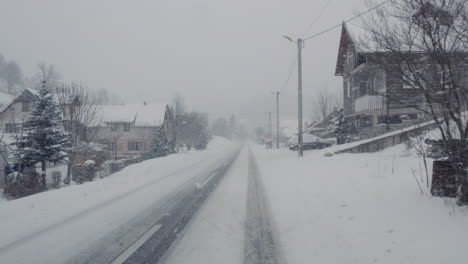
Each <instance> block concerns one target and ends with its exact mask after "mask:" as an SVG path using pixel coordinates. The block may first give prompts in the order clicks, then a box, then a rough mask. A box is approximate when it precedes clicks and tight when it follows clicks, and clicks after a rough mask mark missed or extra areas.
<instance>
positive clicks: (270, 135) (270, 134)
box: [268, 112, 273, 139]
mask: <svg viewBox="0 0 468 264" xmlns="http://www.w3.org/2000/svg"><path fill="white" fill-rule="evenodd" d="M268 120H269V125H268V126H269V137H270V139H271V138H272V136H273V134H272V131H271V112H268Z"/></svg>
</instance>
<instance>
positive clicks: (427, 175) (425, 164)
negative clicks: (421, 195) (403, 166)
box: [423, 155, 429, 188]
mask: <svg viewBox="0 0 468 264" xmlns="http://www.w3.org/2000/svg"><path fill="white" fill-rule="evenodd" d="M423 161H424V169H425V170H426V185H427V188H429V172H428V171H427V160H426V156H425V155H423Z"/></svg>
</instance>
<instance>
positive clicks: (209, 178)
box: [200, 171, 218, 189]
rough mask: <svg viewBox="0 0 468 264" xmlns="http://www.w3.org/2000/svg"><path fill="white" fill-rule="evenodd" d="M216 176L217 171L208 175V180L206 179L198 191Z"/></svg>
mask: <svg viewBox="0 0 468 264" xmlns="http://www.w3.org/2000/svg"><path fill="white" fill-rule="evenodd" d="M216 174H218V172H217V171H215V172H214V173H212V174H211V175H210V177H208V179H206V180H205V181H204V182H203V183H202V184H200V189H202V188H203V186H205V185H206V184H207V183H208V182H209V181H210V180H211V179H212V178H213V177H214V176H215V175H216Z"/></svg>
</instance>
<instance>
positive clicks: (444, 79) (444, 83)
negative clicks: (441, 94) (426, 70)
mask: <svg viewBox="0 0 468 264" xmlns="http://www.w3.org/2000/svg"><path fill="white" fill-rule="evenodd" d="M451 76H452V75H451V74H450V71H449V70H448V69H445V70H441V71H440V72H439V81H440V88H442V89H449V88H450V84H451Z"/></svg>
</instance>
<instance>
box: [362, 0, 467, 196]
mask: <svg viewBox="0 0 468 264" xmlns="http://www.w3.org/2000/svg"><path fill="white" fill-rule="evenodd" d="M466 3H467V1H466V0H399V1H392V2H391V4H388V5H385V6H382V7H380V8H378V9H377V10H376V12H374V13H373V14H372V15H370V16H369V17H366V18H365V19H363V20H362V25H363V27H364V28H365V30H366V36H365V40H366V42H367V43H368V45H363V44H361V45H363V46H364V48H366V49H369V50H372V51H374V57H373V58H374V59H375V60H376V61H378V63H379V64H380V65H381V66H382V67H383V68H384V69H385V71H386V72H387V75H388V76H387V78H388V80H387V83H393V84H396V85H398V84H399V85H401V86H403V87H404V88H405V87H406V88H409V89H411V90H413V93H411V95H409V93H402V91H401V90H398V89H387V95H386V99H387V101H388V102H390V103H403V104H406V105H412V106H413V107H415V108H417V109H419V110H421V111H422V112H423V113H425V114H426V115H427V116H428V117H430V118H431V119H432V120H434V122H435V123H436V124H437V127H438V129H439V131H440V133H441V136H442V140H443V141H444V142H445V145H446V146H447V148H448V149H450V151H449V153H450V154H449V156H450V158H451V160H453V161H454V162H455V163H456V164H457V165H458V169H459V171H458V174H459V176H460V179H461V185H462V188H461V189H462V190H468V188H465V187H467V186H466V182H467V179H466V176H462V175H464V171H463V170H464V168H466V167H467V166H468V161H467V159H466V158H464V157H463V150H464V149H465V148H466V147H468V146H467V140H468V122H467V117H466V112H465V111H466V110H467V102H468V98H467V96H468V76H467V69H466V60H467V58H468V56H467V52H468V34H467V33H468V26H467V25H468V23H467V19H468V18H467V17H468V15H467V7H466ZM370 5H372V3H370ZM389 73H390V74H389ZM393 91H394V92H393ZM418 102H423V103H418ZM453 127H455V128H456V129H455V131H456V133H453V129H452V128H453ZM465 192H466V193H468V191H465Z"/></svg>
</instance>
